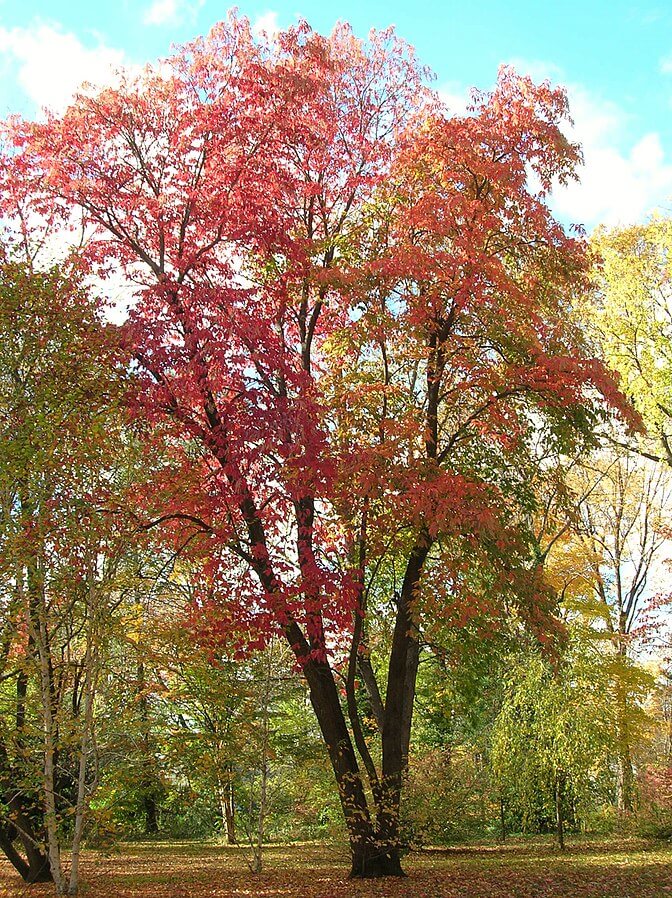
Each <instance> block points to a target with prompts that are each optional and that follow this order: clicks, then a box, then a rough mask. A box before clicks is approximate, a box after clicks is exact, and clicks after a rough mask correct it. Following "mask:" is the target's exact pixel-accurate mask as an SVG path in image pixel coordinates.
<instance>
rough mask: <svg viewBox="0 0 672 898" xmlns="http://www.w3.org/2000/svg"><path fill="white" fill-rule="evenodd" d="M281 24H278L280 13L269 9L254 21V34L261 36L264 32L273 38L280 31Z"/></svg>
mask: <svg viewBox="0 0 672 898" xmlns="http://www.w3.org/2000/svg"><path fill="white" fill-rule="evenodd" d="M279 31H280V25H279V24H278V14H277V12H273V11H271V10H269V11H268V12H265V13H262V14H261V15H260V16H257V18H256V19H255V20H254V22H253V23H252V34H254V35H255V36H256V37H260V36H261V35H262V34H265V35H266V36H267V37H269V38H271V40H272V39H273V38H274V37H275V36H276V35H277V34H278V33H279Z"/></svg>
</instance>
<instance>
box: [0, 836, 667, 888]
mask: <svg viewBox="0 0 672 898" xmlns="http://www.w3.org/2000/svg"><path fill="white" fill-rule="evenodd" d="M264 863H265V867H264V870H263V872H262V873H261V874H259V875H257V876H253V875H252V874H251V873H249V871H248V869H247V867H246V864H245V858H244V852H243V850H242V849H240V848H228V847H222V846H218V845H214V844H204V843H195V842H170V843H169V842H160V843H141V844H127V845H124V846H123V847H122V849H121V851H120V852H118V853H115V854H112V855H110V854H104V853H102V852H96V851H88V852H87V853H86V855H85V859H84V864H83V869H82V891H81V895H82V898H206V896H208V898H294V896H297V898H299V896H302V898H304V896H305V898H358V896H369V895H371V896H381V898H384V896H390V898H395V896H408V898H573V896H576V898H665V896H670V898H672V845H669V844H667V845H661V844H654V845H652V844H647V843H644V842H641V841H634V840H625V841H624V840H620V841H599V842H598V841H595V840H587V841H581V842H577V843H576V844H573V845H569V846H568V848H567V849H566V850H565V851H564V852H559V851H558V850H556V849H554V848H553V847H552V846H550V845H549V844H546V843H542V842H540V841H538V840H533V841H510V842H508V843H506V844H505V845H499V846H494V845H493V846H486V845H480V846H468V847H456V848H449V849H441V850H428V851H423V852H420V853H414V854H412V855H410V856H409V857H408V858H406V863H405V867H406V870H407V872H408V877H407V878H406V879H404V880H400V881H396V880H389V879H387V880H375V881H366V882H357V881H348V880H347V879H346V873H347V859H346V857H345V855H344V853H343V851H342V850H341V849H340V848H338V847H336V846H333V845H322V844H320V845H316V844H307V845H306V844H303V845H292V846H273V847H269V848H268V849H267V851H266V853H265V861H264ZM51 894H52V890H51V889H50V888H49V887H48V886H25V885H24V884H23V883H22V882H21V880H19V878H18V877H17V876H16V874H15V873H14V871H13V870H12V869H11V868H10V866H9V864H8V863H7V862H5V861H0V895H2V896H12V898H19V896H21V898H28V896H36V898H38V896H39V898H43V896H48V895H51Z"/></svg>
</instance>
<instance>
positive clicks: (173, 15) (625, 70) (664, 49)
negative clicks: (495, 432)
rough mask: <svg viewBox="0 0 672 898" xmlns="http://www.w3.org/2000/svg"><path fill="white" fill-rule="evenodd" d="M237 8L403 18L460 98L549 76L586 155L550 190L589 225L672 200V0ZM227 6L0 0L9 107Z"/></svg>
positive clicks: (364, 25)
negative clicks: (562, 186)
mask: <svg viewBox="0 0 672 898" xmlns="http://www.w3.org/2000/svg"><path fill="white" fill-rule="evenodd" d="M239 9H240V11H241V12H242V13H244V14H245V15H247V16H248V17H249V18H250V20H251V21H252V22H253V23H256V24H257V26H259V27H265V28H266V29H267V30H273V29H275V28H277V27H280V28H283V27H286V26H288V25H290V24H291V23H292V22H294V21H296V19H297V18H298V17H303V18H306V19H307V20H308V21H309V22H310V23H311V24H312V25H313V27H314V28H316V29H318V30H320V31H323V32H327V31H329V30H330V29H331V27H332V26H333V24H334V22H335V21H336V20H337V19H343V20H346V21H349V22H350V23H351V24H352V25H353V27H354V29H355V31H356V32H357V33H359V34H362V35H364V34H366V32H367V31H368V30H369V28H371V27H376V28H380V27H384V26H386V25H389V24H391V23H393V24H395V25H396V26H397V31H398V33H399V34H400V35H401V36H402V37H404V38H405V39H406V40H408V41H409V42H410V43H412V44H413V45H414V46H415V47H416V49H417V51H418V54H419V56H420V59H421V60H422V61H423V62H425V63H426V64H427V65H429V66H430V67H431V68H432V69H433V70H434V72H435V73H436V76H437V80H436V85H437V86H438V87H439V89H440V90H441V91H442V92H443V93H444V94H445V96H446V98H447V100H448V102H449V103H450V104H451V105H452V106H453V108H454V109H456V110H460V109H461V107H462V105H463V103H464V98H465V96H466V93H467V90H468V88H469V86H471V85H477V86H479V87H488V86H489V85H491V84H492V83H493V81H494V79H495V76H496V72H497V68H498V66H499V65H500V64H501V63H503V62H513V63H514V64H515V65H516V66H517V67H518V68H519V69H520V70H522V71H526V72H528V73H530V74H531V75H532V76H533V77H536V78H542V77H546V76H548V77H551V78H552V80H554V81H556V82H559V83H562V84H565V85H566V86H567V89H568V91H569V94H570V100H571V104H572V109H573V114H574V118H575V121H576V125H575V129H574V136H575V137H576V138H577V139H579V140H580V141H581V142H582V143H583V145H584V150H585V156H586V165H585V167H584V172H583V178H582V184H581V185H580V186H572V187H571V188H569V189H566V190H561V191H557V192H556V194H555V196H554V200H553V201H554V205H555V208H556V211H557V213H558V215H560V216H561V218H562V219H563V220H564V221H567V222H569V221H576V222H580V223H583V224H585V225H586V226H587V227H588V228H589V229H590V228H592V227H593V226H595V225H596V224H597V223H599V222H600V221H604V222H607V223H609V224H615V223H617V222H628V221H634V220H637V219H641V218H643V217H644V216H645V215H646V214H648V213H649V212H650V211H652V210H653V209H655V208H657V207H658V208H662V209H664V210H669V209H672V2H670V0H662V2H661V0H651V2H646V0H642V2H636V0H635V2H633V0H629V2H624V0H611V2H607V0H583V2H578V0H565V2H557V0H547V2H530V0H510V2H496V0H487V2H486V0H472V2H471V3H470V4H467V3H464V2H461V3H456V2H453V0H444V2H439V0H431V2H422V0H416V2H404V3H399V2H396V0H391V2H387V3H383V2H380V0H375V2H370V0H369V2H355V0H343V2H341V3H339V4H337V5H331V4H328V3H319V2H316V0H268V3H246V2H241V3H240V4H239ZM226 10H227V5H226V4H222V3H217V2H215V0H117V2H114V3H112V2H107V0H101V2H98V3H97V4H94V3H91V0H67V2H64V3H60V4H59V3H54V2H46V0H23V3H22V4H20V5H19V3H17V2H16V0H0V66H1V74H2V78H1V79H0V116H4V115H7V114H9V113H11V112H20V113H22V114H24V115H28V116H33V115H36V114H37V113H38V111H39V109H40V107H41V106H43V105H51V106H53V107H56V108H62V107H63V105H64V104H65V103H66V102H67V97H68V96H69V95H70V93H71V91H72V90H73V89H74V87H75V86H76V85H77V84H78V83H79V82H81V81H82V80H85V79H86V80H93V81H103V80H105V78H106V77H108V75H107V73H108V71H109V68H110V66H113V67H117V66H119V65H127V64H130V65H139V64H143V63H145V62H148V61H153V60H156V59H157V58H159V57H161V56H165V55H166V54H167V53H169V51H170V47H171V44H173V43H180V42H182V41H185V40H189V39H190V38H192V37H194V36H196V35H198V34H202V33H204V32H206V31H207V30H208V29H209V27H210V26H211V25H212V24H213V23H214V22H216V21H217V20H218V19H220V18H223V17H224V15H225V14H226Z"/></svg>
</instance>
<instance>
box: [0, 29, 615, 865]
mask: <svg viewBox="0 0 672 898" xmlns="http://www.w3.org/2000/svg"><path fill="white" fill-rule="evenodd" d="M425 82H426V73H425V72H424V71H423V69H422V68H421V66H420V65H419V64H418V63H417V61H416V59H415V57H414V54H413V51H412V50H411V48H409V47H408V46H407V45H405V44H403V42H401V41H400V40H399V39H398V38H396V37H395V36H394V34H393V33H392V32H391V31H386V32H382V33H377V34H372V35H371V37H370V39H369V42H368V43H363V42H361V41H360V40H358V39H357V38H355V37H354V35H353V34H352V32H351V30H350V29H349V27H347V26H344V25H341V26H338V27H337V28H336V29H335V31H334V32H333V33H332V35H331V36H330V37H328V38H325V37H322V36H320V35H318V34H316V33H315V32H313V31H312V30H311V29H310V28H309V26H308V25H306V24H305V23H301V24H300V25H298V26H297V27H295V28H292V29H290V30H289V31H287V32H284V33H282V34H281V35H279V36H278V38H277V40H274V41H271V42H266V41H264V40H255V39H254V38H253V36H252V34H251V31H250V27H249V24H248V23H247V22H246V20H244V19H241V18H237V17H235V16H233V17H231V18H230V19H229V20H228V21H227V22H225V23H222V24H220V25H218V26H216V27H215V28H214V29H213V31H212V32H211V33H210V34H209V35H208V36H207V37H206V38H202V39H199V40H197V41H195V42H193V43H192V44H189V45H187V46H185V47H184V48H182V49H181V50H179V51H178V52H177V54H176V55H175V56H174V57H172V58H171V59H169V60H167V61H166V62H164V63H163V64H162V65H161V66H160V67H157V68H155V69H151V68H148V69H147V70H145V71H144V72H143V73H142V74H140V75H139V76H137V77H130V76H129V77H127V78H126V79H125V80H123V81H122V83H121V84H120V85H119V86H118V87H115V88H109V89H106V90H104V91H102V92H100V93H83V94H82V95H80V96H79V97H78V98H77V100H76V101H75V102H74V103H73V105H72V106H71V107H70V108H69V109H68V110H67V111H66V113H65V114H64V115H63V117H61V118H58V117H53V116H51V117H49V118H48V119H47V120H46V121H45V122H43V123H27V122H20V121H14V122H12V123H10V124H9V125H8V127H7V131H6V142H7V152H6V154H5V157H4V161H3V169H2V179H3V182H4V184H5V185H6V186H7V191H6V197H7V203H6V204H5V209H4V213H5V215H8V216H11V215H12V214H14V212H15V211H16V208H17V206H16V203H17V201H18V202H19V203H20V204H21V208H22V209H24V213H25V204H26V203H27V204H28V207H29V208H30V212H31V214H33V215H38V214H39V215H41V216H43V218H42V220H44V216H45V215H46V216H50V217H52V218H60V220H61V222H62V227H63V228H66V229H67V228H70V229H72V230H73V232H74V229H75V228H76V227H79V226H80V225H81V226H82V227H83V229H84V232H85V233H86V235H87V240H86V241H85V243H84V244H83V246H82V247H81V248H80V249H79V250H78V264H79V265H80V266H81V268H82V270H83V271H84V272H85V273H87V274H89V275H95V276H96V277H100V278H103V279H105V278H106V277H107V276H110V275H112V274H115V276H119V274H121V275H123V276H124V277H125V278H126V279H127V283H128V290H129V291H130V292H132V294H133V307H132V310H131V312H130V314H129V316H128V320H127V322H126V323H125V324H124V325H123V336H124V340H125V344H126V346H127V347H128V350H129V353H130V356H131V357H132V360H133V362H132V370H133V374H134V377H135V393H134V398H133V407H134V413H135V416H136V418H137V419H138V420H139V421H142V422H144V426H145V428H147V426H150V427H151V440H153V441H155V445H157V446H160V447H161V451H162V452H165V456H164V457H165V458H166V459H167V461H166V463H165V465H163V467H161V468H160V469H159V471H158V473H157V475H156V484H155V488H154V490H153V492H152V494H151V497H150V498H148V499H147V501H146V507H150V508H153V509H156V517H157V518H160V520H161V522H162V525H163V527H164V528H165V532H166V539H168V540H172V541H174V542H176V543H178V542H180V541H181V538H182V536H183V535H184V533H187V534H190V533H195V534H197V536H198V538H197V539H194V540H191V541H190V551H191V552H192V558H193V561H194V563H195V564H198V565H200V566H201V571H202V579H201V588H200V591H199V594H198V596H197V597H196V601H195V611H194V620H195V621H196V622H197V629H198V631H199V636H200V638H202V639H204V640H207V639H209V640H210V641H211V642H216V641H217V640H228V639H231V640H235V639H240V637H241V634H243V637H244V638H245V637H246V638H247V639H248V641H249V642H252V643H254V644H255V645H259V644H263V643H264V641H266V640H268V639H269V638H270V636H271V635H272V634H273V633H278V632H279V633H281V634H283V636H284V637H285V638H286V640H287V642H288V643H289V645H290V646H291V648H292V650H293V652H294V654H295V657H296V660H297V663H298V666H299V667H300V668H301V669H302V671H303V675H304V676H305V678H306V680H307V683H308V686H309V689H310V693H311V701H312V704H313V707H314V709H315V712H316V714H317V719H318V722H319V724H320V728H321V731H322V734H323V737H324V740H325V743H326V745H327V749H328V751H329V755H330V760H331V763H332V766H333V768H334V772H335V776H336V779H337V782H338V785H339V791H340V796H341V801H342V805H343V811H344V814H345V819H346V822H347V824H348V830H349V835H350V842H351V849H352V855H353V873H354V874H356V875H379V874H381V873H399V872H400V867H399V845H400V837H399V826H398V822H399V800H400V793H401V787H402V779H403V774H404V770H405V767H406V764H407V758H408V744H409V735H410V725H411V717H412V707H413V697H414V690H415V678H416V674H417V666H418V657H419V644H420V641H421V639H422V638H423V634H424V633H425V632H426V631H429V630H430V629H431V627H432V624H433V621H435V620H437V619H440V618H441V616H442V614H443V613H444V612H445V611H446V610H447V609H450V614H451V615H452V617H453V620H455V621H458V622H459V621H467V620H469V619H470V617H471V616H473V609H474V608H477V609H478V613H480V614H482V615H483V616H484V617H488V618H489V619H490V620H491V621H492V622H493V625H494V626H497V625H501V624H502V622H503V621H505V620H506V619H507V618H509V617H510V616H512V615H518V616H519V617H520V618H521V619H522V620H523V621H524V623H526V624H527V626H528V627H529V628H530V630H531V631H532V632H533V633H534V634H536V635H537V636H538V637H539V638H540V639H545V638H547V636H548V633H549V630H552V629H553V628H554V627H555V626H556V624H555V621H554V616H553V613H554V608H555V596H554V595H553V593H552V591H551V590H550V589H549V588H548V585H547V584H546V583H545V582H544V580H543V576H542V572H541V570H540V568H539V566H538V565H537V564H536V563H535V561H534V559H533V557H532V556H531V553H530V548H529V544H528V542H527V541H526V533H525V530H524V527H523V526H522V524H521V522H522V521H524V515H521V513H520V508H521V503H524V501H527V502H529V501H530V499H529V496H528V495H527V493H526V471H527V470H528V469H529V466H530V465H532V464H534V461H535V458H537V457H538V456H539V455H540V454H541V453H543V451H544V450H545V449H549V448H558V447H560V448H562V447H568V446H571V445H572V444H573V442H574V441H575V440H577V439H581V438H584V437H585V436H586V435H587V434H589V432H590V430H591V428H592V427H593V426H594V424H595V423H596V422H597V421H598V420H600V419H601V418H602V417H604V416H605V415H606V414H607V411H606V410H607V409H608V408H609V407H611V408H612V409H617V410H620V411H621V412H622V413H623V414H627V413H626V412H625V411H624V408H625V406H624V402H623V400H622V397H621V396H620V394H619V393H618V391H617V388H616V386H615V384H614V382H613V381H612V379H611V378H610V376H609V375H608V374H607V372H606V370H605V368H604V367H603V366H602V365H601V364H600V363H599V362H597V361H596V360H595V359H594V358H592V356H591V354H590V352H589V351H588V349H587V348H586V347H585V345H584V340H583V338H582V336H581V333H580V330H579V328H578V327H577V325H576V323H575V320H574V315H573V312H572V300H573V298H574V297H575V296H576V294H577V293H578V292H579V291H582V290H584V289H585V288H586V285H587V266H588V259H587V255H586V250H585V245H584V243H583V240H582V239H581V238H580V237H579V236H568V235H567V234H566V233H565V231H564V230H563V228H562V227H561V226H560V225H559V224H558V222H556V221H555V220H554V218H553V216H552V214H551V212H550V211H549V208H548V206H547V203H546V200H547V197H548V192H549V190H550V188H551V185H552V183H553V182H554V181H555V180H560V181H565V180H567V179H568V178H571V177H573V175H574V170H575V166H576V165H577V163H578V161H579V150H578V148H577V147H576V146H574V145H572V144H571V143H569V142H568V140H567V139H566V137H565V136H564V134H563V132H562V127H561V126H562V123H563V121H564V120H565V119H566V118H567V102H566V97H565V94H564V92H563V91H562V90H560V89H556V88H553V87H551V86H550V85H549V84H548V83H543V84H541V85H535V84H534V83H533V82H532V81H531V80H530V79H529V78H526V77H522V76H519V75H517V74H516V73H515V72H514V71H513V70H511V69H509V68H503V69H502V70H501V71H500V73H499V77H498V80H497V84H496V86H495V88H494V90H493V91H492V92H490V93H475V94H474V95H473V98H472V104H471V107H470V110H469V112H468V114H466V115H463V116H455V115H451V114H450V112H449V110H447V109H446V108H445V107H444V106H443V104H442V103H441V101H440V100H439V98H438V96H437V95H435V94H434V93H432V92H431V91H429V90H428V88H427V87H426V86H425ZM24 219H25V214H24ZM22 220H23V219H22ZM147 523H149V522H147ZM392 567H393V568H394V574H395V580H396V585H395V587H394V588H393V589H392V590H390V570H391V569H392ZM382 601H388V602H389V601H391V602H392V603H393V605H394V623H393V635H392V638H391V647H390V653H389V658H388V663H387V666H386V669H385V671H384V672H383V674H384V676H385V677H386V684H385V685H382V684H379V683H378V682H377V680H376V677H375V674H374V672H373V670H372V668H371V666H370V664H368V663H367V659H368V657H369V654H368V648H367V632H368V619H369V616H370V615H372V614H373V615H375V614H376V612H377V609H379V608H380V603H381V602H382ZM244 638H243V641H244ZM336 669H338V670H340V672H341V673H342V674H343V679H344V681H345V683H346V684H347V685H346V686H345V687H344V688H345V692H346V711H347V717H348V724H349V726H348V725H346V720H345V717H344V713H343V710H342V707H341V700H340V696H339V691H338V689H337V681H336V674H335V670H336ZM356 674H357V675H358V676H359V675H361V676H362V679H363V680H364V681H365V683H366V688H367V691H368V693H369V699H370V701H371V704H372V706H373V708H374V711H375V714H376V719H377V722H378V726H379V730H380V739H381V742H380V748H379V749H378V750H375V751H373V752H372V751H371V750H370V748H369V745H368V744H367V742H366V740H365V739H364V738H363V734H362V731H361V724H360V721H359V716H358V715H359V710H358V707H357V698H356V695H355V690H354V682H355V675H356ZM357 754H359V757H360V759H361V761H362V763H363V765H364V768H365V770H366V775H367V781H368V787H369V788H370V798H369V800H367V797H366V794H365V788H364V784H363V778H362V776H361V774H360V770H359V762H358V760H357Z"/></svg>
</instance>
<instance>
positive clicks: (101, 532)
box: [0, 261, 125, 894]
mask: <svg viewBox="0 0 672 898" xmlns="http://www.w3.org/2000/svg"><path fill="white" fill-rule="evenodd" d="M0 337H1V338H2V340H1V342H2V347H3V349H2V354H1V355H0V426H1V427H2V437H3V455H2V460H1V461H0V495H1V496H2V505H1V508H2V518H1V519H0V547H1V551H0V573H1V575H2V579H1V581H0V583H1V586H0V601H1V602H2V607H3V611H4V612H5V623H4V626H3V632H2V635H3V643H2V646H3V650H2V665H3V679H4V680H5V681H7V683H11V684H13V696H12V697H11V707H10V709H7V710H9V711H10V714H11V715H12V716H13V718H14V720H13V726H12V725H11V724H10V720H11V717H10V714H6V715H5V717H4V721H3V724H4V725H3V737H2V740H1V741H0V763H1V773H0V776H1V778H2V789H3V805H2V810H3V813H2V819H1V820H0V827H1V829H2V838H1V839H0V845H1V846H2V848H3V850H4V851H5V853H6V854H7V856H8V858H9V859H10V861H11V862H12V863H13V864H14V866H15V867H16V868H17V870H18V871H19V872H20V873H21V875H22V876H23V877H24V879H26V880H27V881H29V882H30V881H42V880H44V879H47V878H53V881H54V884H55V886H56V889H57V892H58V893H59V894H63V893H64V892H65V891H66V888H67V890H68V891H69V893H70V894H76V892H77V888H78V861H79V851H80V847H81V841H82V836H83V831H84V821H85V817H86V814H87V811H88V799H89V797H90V793H91V791H92V789H93V786H94V785H95V778H93V777H92V776H91V753H92V744H93V740H94V702H95V695H96V690H97V682H98V678H99V673H100V667H101V663H102V658H103V655H104V651H105V630H106V624H107V621H108V618H109V616H110V614H111V608H112V607H113V604H114V587H115V582H116V576H117V572H118V567H119V563H120V558H121V556H122V554H123V550H124V548H125V543H124V541H123V539H122V534H123V529H124V528H123V527H122V526H121V521H122V517H121V516H119V515H117V516H113V519H112V518H111V516H110V512H111V511H112V509H111V508H110V505H112V504H113V502H112V500H113V498H114V489H113V485H114V471H113V466H112V464H111V458H112V447H113V446H115V447H116V444H117V441H118V439H119V424H120V421H121V417H120V415H119V414H118V412H119V408H118V403H119V401H120V397H121V395H122V393H123V388H122V382H123V378H121V377H120V376H119V366H118V364H117V363H118V361H119V359H120V348H119V344H118V339H117V334H116V333H115V332H114V331H113V329H111V328H110V327H109V326H106V325H104V324H103V323H102V321H101V320H100V318H99V316H98V306H97V303H96V300H95V299H93V298H92V297H91V296H90V295H89V294H88V293H87V292H86V291H85V290H84V289H83V288H82V286H81V283H80V282H79V280H78V278H77V277H76V276H73V275H72V274H68V273H67V271H65V270H60V269H52V270H48V271H42V272H39V271H35V270H31V269H30V268H29V267H28V266H27V265H26V264H21V265H20V264H18V263H15V262H8V261H7V262H5V264H4V265H3V266H2V267H1V268H0ZM115 406H116V413H115ZM5 688H6V687H5ZM40 756H41V762H42V766H41V771H40V770H36V769H35V767H34V764H33V758H34V757H40ZM65 818H67V819H69V820H70V822H71V830H70V833H69V835H71V837H72V843H71V847H72V852H71V865H70V878H69V883H68V884H66V882H65V879H64V875H63V870H62V866H61V848H62V836H63V834H64V832H63V830H64V824H63V820H64V819H65ZM66 828H67V827H66ZM17 840H19V841H20V842H21V843H23V847H24V849H25V854H26V857H25V859H23V858H21V856H20V855H19V854H18V853H17V850H16V847H15V843H16V841H17ZM45 845H46V851H47V853H48V860H47V858H46V857H45V856H44V851H45V848H44V847H43V846H45ZM48 871H49V872H48Z"/></svg>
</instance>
